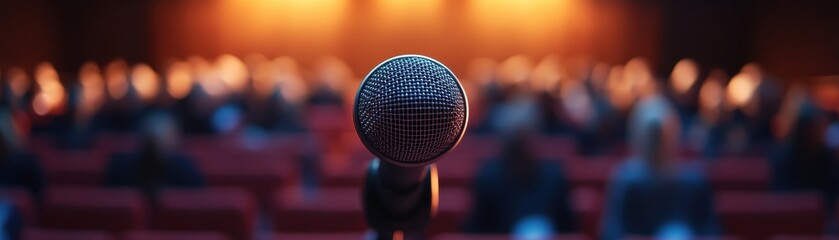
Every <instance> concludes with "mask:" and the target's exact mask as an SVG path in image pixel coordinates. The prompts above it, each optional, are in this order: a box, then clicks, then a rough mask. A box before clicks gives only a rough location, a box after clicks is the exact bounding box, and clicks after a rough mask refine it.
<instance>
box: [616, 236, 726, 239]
mask: <svg viewBox="0 0 839 240" xmlns="http://www.w3.org/2000/svg"><path fill="white" fill-rule="evenodd" d="M657 239H661V238H657V237H641V236H628V237H625V238H623V240H657ZM665 239H667V238H665ZM673 239H679V238H678V237H673ZM685 239H694V240H740V238H738V237H732V236H719V237H689V238H685Z"/></svg>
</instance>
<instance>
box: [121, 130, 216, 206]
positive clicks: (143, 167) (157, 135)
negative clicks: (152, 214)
mask: <svg viewBox="0 0 839 240" xmlns="http://www.w3.org/2000/svg"><path fill="white" fill-rule="evenodd" d="M142 132H143V145H142V147H141V149H140V150H139V151H138V152H136V153H119V154H114V155H113V156H112V158H111V160H110V163H109V164H108V167H107V169H106V171H105V185H107V186H110V187H135V188H139V189H140V190H141V191H143V192H144V193H145V194H146V195H147V196H149V197H153V196H154V195H155V193H156V192H157V191H158V190H159V189H161V188H165V187H186V188H194V187H202V186H203V185H204V177H203V176H202V174H201V172H200V171H199V170H198V168H197V167H196V166H195V163H194V162H193V160H192V158H190V157H188V156H185V155H184V154H182V153H180V152H178V151H177V149H178V148H177V146H178V127H177V124H176V123H175V121H174V120H173V119H172V118H171V117H170V116H169V115H168V114H165V113H153V114H151V115H150V116H149V117H147V118H146V119H145V120H144V122H143V127H142Z"/></svg>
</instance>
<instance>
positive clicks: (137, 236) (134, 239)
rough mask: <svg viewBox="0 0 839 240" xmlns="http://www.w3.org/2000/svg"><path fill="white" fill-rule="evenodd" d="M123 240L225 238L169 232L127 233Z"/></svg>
mask: <svg viewBox="0 0 839 240" xmlns="http://www.w3.org/2000/svg"><path fill="white" fill-rule="evenodd" d="M122 239H123V240H227V239H229V238H227V236H225V235H224V234H220V233H214V232H170V231H129V232H126V233H125V234H123V238H122Z"/></svg>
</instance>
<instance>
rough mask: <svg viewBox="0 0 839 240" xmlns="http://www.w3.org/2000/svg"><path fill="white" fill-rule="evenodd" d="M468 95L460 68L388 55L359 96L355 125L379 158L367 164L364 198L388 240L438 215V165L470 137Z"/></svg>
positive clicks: (371, 222)
mask: <svg viewBox="0 0 839 240" xmlns="http://www.w3.org/2000/svg"><path fill="white" fill-rule="evenodd" d="M468 116H469V114H468V105H467V100H466V92H465V91H464V90H463V87H462V86H461V84H460V82H459V81H458V79H457V77H456V76H455V75H454V73H452V72H451V70H449V69H448V68H447V67H446V66H445V65H443V64H442V63H440V62H438V61H436V60H434V59H431V58H429V57H426V56H420V55H401V56H397V57H393V58H391V59H388V60H385V61H384V62H382V63H381V64H379V65H378V66H376V67H375V68H373V70H371V71H370V73H369V74H368V75H367V76H366V77H365V78H364V81H363V82H362V83H361V85H360V86H359V88H358V92H357V93H356V98H355V104H354V107H353V122H354V124H355V129H356V133H357V134H358V136H359V138H360V139H361V142H362V143H363V144H364V146H365V147H366V148H367V149H368V150H369V151H370V152H371V153H373V155H375V156H376V158H374V159H373V160H372V161H371V162H370V164H369V165H368V168H367V173H366V175H365V183H364V187H363V189H362V202H363V207H364V213H365V217H366V219H367V223H368V225H370V227H372V228H373V229H375V230H376V231H377V236H378V237H379V238H381V239H389V238H390V237H392V236H404V235H407V234H418V233H421V232H422V231H423V230H424V229H425V227H426V226H427V225H428V222H429V221H430V219H431V217H432V216H433V215H434V214H436V210H437V204H438V197H439V196H438V194H439V181H438V179H437V168H436V166H435V165H434V163H435V162H436V161H437V160H438V159H440V157H441V156H443V155H444V154H445V153H447V152H448V151H450V150H452V149H453V148H454V147H455V146H457V144H458V143H459V142H460V140H461V138H463V134H464V132H465V131H466V123H467V119H468Z"/></svg>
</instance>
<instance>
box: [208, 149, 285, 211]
mask: <svg viewBox="0 0 839 240" xmlns="http://www.w3.org/2000/svg"><path fill="white" fill-rule="evenodd" d="M197 164H198V166H199V168H201V170H202V171H203V172H204V174H205V177H206V179H207V183H208V184H209V185H211V186H223V187H241V188H244V189H247V190H248V191H250V192H251V193H252V194H253V195H254V196H255V197H256V199H257V200H258V201H259V202H260V203H268V202H269V200H270V199H271V196H273V194H274V192H276V191H277V190H278V189H280V187H281V186H283V184H284V183H285V182H287V181H289V180H290V179H293V177H291V172H292V171H293V170H294V169H292V166H294V165H293V164H292V163H291V159H214V160H210V159H203V160H200V161H198V162H197Z"/></svg>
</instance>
